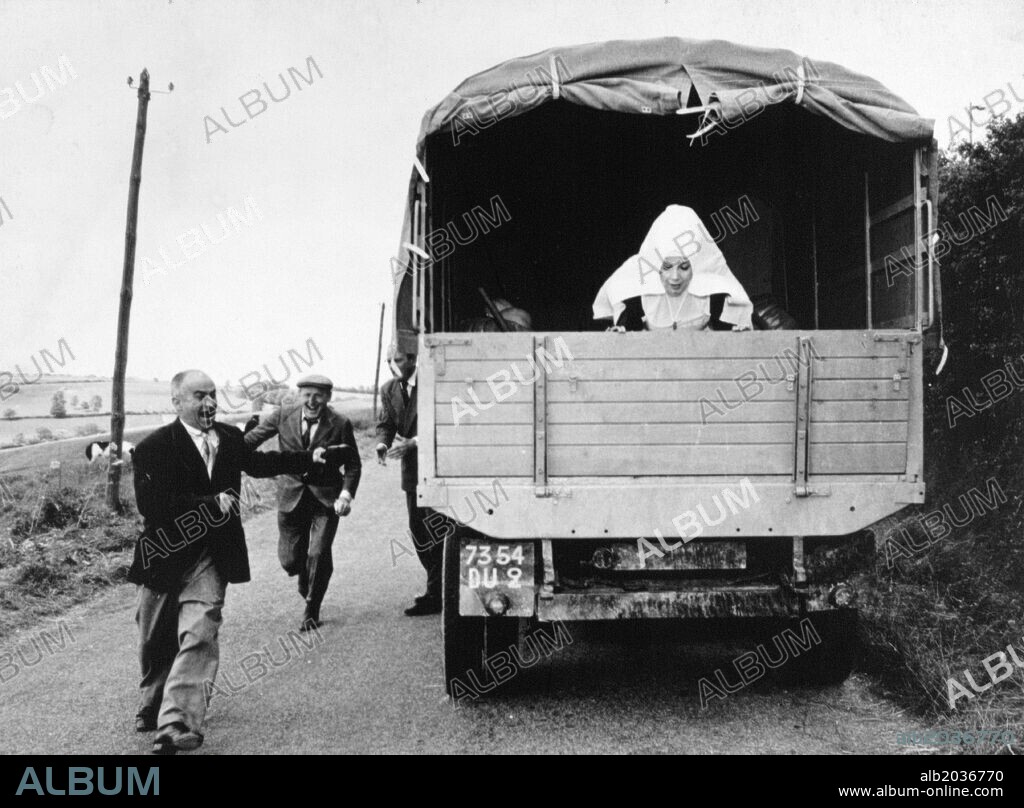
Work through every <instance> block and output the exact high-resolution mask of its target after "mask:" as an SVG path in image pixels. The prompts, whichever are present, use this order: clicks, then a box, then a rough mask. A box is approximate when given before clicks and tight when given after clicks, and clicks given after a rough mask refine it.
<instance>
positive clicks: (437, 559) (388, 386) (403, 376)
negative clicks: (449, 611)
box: [377, 353, 444, 616]
mask: <svg viewBox="0 0 1024 808" xmlns="http://www.w3.org/2000/svg"><path fill="white" fill-rule="evenodd" d="M392 362H393V363H394V366H395V368H397V370H398V376H397V377H396V378H394V379H390V380H389V381H387V382H385V383H384V384H383V386H382V387H381V390H380V394H381V414H380V420H379V421H378V423H377V462H379V463H380V464H381V465H383V464H384V462H385V461H384V458H385V456H386V457H390V458H401V460H402V490H403V491H404V492H405V506H406V509H407V510H408V512H409V531H410V532H411V533H412V537H413V544H415V546H416V554H417V555H418V556H419V559H420V563H421V564H422V565H423V568H424V569H425V570H426V571H427V591H426V592H425V593H424V594H422V595H420V596H419V597H417V598H416V600H415V602H414V603H413V605H412V606H410V607H409V608H408V609H406V610H405V613H406V614H407V615H409V616H415V615H422V614H438V613H440V611H441V558H442V553H443V550H444V544H443V542H441V541H436V540H435V539H434V538H433V536H432V535H431V532H430V529H429V527H428V525H427V523H426V522H425V521H424V520H425V519H426V518H427V516H428V515H429V513H430V511H429V510H427V509H426V508H419V507H417V505H416V477H417V462H416V354H414V353H396V354H395V356H394V358H393V359H392Z"/></svg>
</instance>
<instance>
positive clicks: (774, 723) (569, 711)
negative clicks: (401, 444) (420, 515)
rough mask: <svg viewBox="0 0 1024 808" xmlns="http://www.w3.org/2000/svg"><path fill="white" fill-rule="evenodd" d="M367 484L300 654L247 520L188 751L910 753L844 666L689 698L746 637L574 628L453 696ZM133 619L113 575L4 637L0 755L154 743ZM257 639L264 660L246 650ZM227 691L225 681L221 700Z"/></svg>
mask: <svg viewBox="0 0 1024 808" xmlns="http://www.w3.org/2000/svg"><path fill="white" fill-rule="evenodd" d="M363 480H364V481H363V484H362V486H361V487H360V489H359V496H358V497H357V499H356V503H355V509H354V512H353V514H352V515H351V516H350V517H348V518H347V519H346V520H343V522H342V526H341V529H340V530H339V534H338V539H337V541H336V544H335V565H336V571H335V577H334V579H333V580H332V583H331V589H330V591H329V592H328V595H327V600H326V602H325V605H324V614H323V616H324V617H325V619H326V621H327V622H326V624H325V625H324V627H323V629H322V631H321V636H320V639H319V640H317V639H316V638H314V639H312V640H310V641H309V642H310V645H311V646H312V647H306V646H303V645H301V644H298V643H297V642H295V638H296V637H297V634H296V633H295V631H294V630H295V629H296V628H297V624H298V618H299V616H300V614H301V605H302V604H301V601H300V599H299V596H298V595H297V593H296V592H295V587H294V579H289V578H287V577H286V576H285V575H284V573H283V572H282V571H281V570H280V569H279V567H278V565H277V560H276V554H275V543H276V525H275V517H274V514H273V512H271V513H269V514H265V515H263V516H261V517H259V518H257V519H254V520H253V521H251V522H249V523H248V524H247V534H248V537H249V547H250V554H251V557H252V568H253V581H252V583H250V584H246V585H242V586H231V587H229V588H228V595H227V605H226V607H225V614H224V625H223V627H222V630H221V668H220V675H219V677H218V681H219V683H220V684H222V685H224V687H225V694H224V695H221V694H217V695H215V696H214V699H213V703H212V705H211V709H210V713H209V716H208V721H207V727H206V744H205V745H204V746H203V747H202V748H201V749H200V750H199V751H198V752H196V753H194V754H223V753H245V754H267V753H275V752H289V753H320V752H332V753H333V752H393V753H417V752H498V753H517V752H523V753H525V752H542V753H545V752H547V753H579V752H628V753H651V752H689V753H703V752H707V753H714V752H740V753H757V752H775V753H793V754H810V753H836V754H845V753H851V752H863V753H877V752H881V753H893V754H898V753H900V752H903V751H906V750H907V747H900V746H898V745H897V744H896V733H897V732H906V731H912V730H915V729H918V730H919V729H923V728H924V727H923V726H922V725H921V724H920V723H918V722H917V721H914V720H912V719H911V717H909V716H904V715H902V714H901V712H900V711H899V710H898V709H897V708H896V707H894V706H893V705H892V704H891V703H889V702H887V701H886V700H884V699H883V698H881V697H880V696H879V695H877V694H876V693H875V692H874V691H873V689H872V686H871V683H870V682H869V681H868V680H866V679H865V678H863V677H859V676H855V677H852V678H851V679H849V680H847V682H846V683H844V684H843V685H841V686H833V687H810V688H807V687H803V688H791V687H787V686H785V685H782V684H780V683H778V682H775V681H768V680H767V678H766V679H765V680H762V681H760V682H757V683H755V684H753V685H751V686H750V687H748V688H746V689H744V690H742V691H740V692H738V693H736V694H734V695H731V696H729V697H728V698H726V699H724V700H720V701H714V702H712V703H711V704H709V705H708V706H707V708H706V709H701V706H700V701H699V698H698V693H697V681H698V679H699V678H700V677H702V676H706V677H713V671H714V670H715V668H718V667H723V666H729V665H731V660H732V659H733V658H734V657H735V656H736V655H737V654H739V653H741V652H743V651H746V650H749V646H750V643H749V642H745V641H744V640H743V639H742V638H737V639H736V640H731V641H729V642H728V643H725V642H713V643H710V644H709V643H707V642H703V643H697V642H694V641H692V640H690V641H685V640H683V639H678V638H676V637H674V636H673V635H672V634H671V633H670V632H666V631H664V630H662V629H661V628H657V629H656V630H654V631H643V632H639V633H638V632H636V631H635V630H633V629H632V628H631V627H629V626H625V625H620V626H618V627H617V630H610V629H609V628H608V627H607V626H597V625H589V626H583V625H580V624H571V625H570V626H569V627H568V628H569V630H570V632H571V636H572V644H571V645H568V644H567V645H566V646H565V647H563V648H562V649H561V650H558V651H556V652H553V653H552V654H551V656H550V657H549V658H547V659H546V660H544V661H542V662H540V663H538V664H537V665H535V666H534V667H532V668H530V669H528V670H525V671H523V672H522V673H521V674H520V676H521V681H522V683H523V685H524V686H523V687H522V688H518V689H517V690H516V692H509V693H504V692H503V691H500V690H499V691H497V692H496V693H494V694H490V695H489V696H488V697H486V700H483V699H481V700H479V701H476V702H474V701H471V700H468V699H466V700H464V701H463V702H462V703H461V704H458V705H455V704H452V703H451V702H450V701H449V700H448V699H447V698H446V697H445V694H444V688H443V687H442V682H441V632H440V619H439V618H438V617H419V618H409V617H405V616H404V615H403V614H402V609H403V607H405V606H406V605H408V603H409V601H410V599H411V597H412V596H413V595H415V594H417V593H418V592H419V591H421V588H422V584H423V573H422V570H421V568H420V566H419V563H418V562H417V561H416V560H415V559H414V558H413V557H411V556H408V555H401V556H400V557H399V558H397V559H396V560H394V561H393V560H392V555H391V548H390V546H389V539H390V538H391V537H394V538H396V539H398V540H403V541H404V539H403V525H404V520H405V514H404V503H403V500H402V498H401V493H400V491H399V481H398V469H397V468H396V467H395V466H394V465H391V466H389V467H388V468H386V469H382V468H381V467H379V466H377V465H376V464H372V465H368V466H367V467H366V470H365V474H364V478H363ZM396 552H398V553H401V550H400V549H397V547H396ZM133 616H134V588H133V587H131V586H127V585H126V586H122V587H119V588H117V589H116V590H113V591H111V592H109V593H108V594H107V595H105V596H103V597H102V598H100V599H99V600H97V601H95V602H93V603H91V604H88V605H86V606H82V607H78V608H76V609H75V610H73V611H72V612H71V613H69V614H68V615H66V616H65V617H64V618H63V620H64V625H65V626H66V630H65V632H64V634H63V636H60V634H59V631H58V629H59V625H58V623H57V622H51V623H49V624H47V625H42V626H38V627H36V628H34V629H32V630H29V631H24V632H22V633H21V634H20V635H18V637H16V638H15V639H14V640H13V641H11V642H9V643H8V644H7V645H6V646H4V647H3V648H0V654H3V653H9V652H12V651H13V652H15V655H14V657H13V664H15V665H17V666H18V670H17V672H16V673H15V674H14V675H12V670H13V669H12V668H11V667H7V668H0V678H3V679H4V681H2V682H0V726H2V727H3V728H4V731H3V733H0V754H9V753H27V752H35V753H60V754H73V753H100V754H120V753H139V752H142V751H147V750H148V749H149V745H150V743H149V742H150V741H151V738H152V735H137V734H136V733H135V732H134V731H133V722H132V718H133V715H134V708H135V685H136V675H137V667H136V666H137V663H136V659H135V644H136V634H135V625H134V622H133ZM41 629H42V630H46V631H48V633H49V635H50V636H51V637H54V638H59V639H62V640H63V645H64V646H65V647H64V648H63V650H61V648H60V647H59V646H58V645H57V644H56V643H51V644H49V645H47V644H46V643H42V642H38V640H39V635H38V632H39V631H40V630H41ZM67 632H70V635H72V636H73V642H72V641H70V640H69V639H68V634H67ZM289 632H291V633H289ZM33 639H36V640H37V643H36V644H33ZM279 640H281V642H283V643H284V645H283V646H282V645H281V644H280V643H279ZM263 646H267V647H268V648H267V649H263ZM37 648H39V649H41V650H39V651H38V652H37V650H36V649H37ZM282 648H287V649H289V655H288V657H286V656H285V654H284V653H283V651H282ZM264 650H269V651H270V653H271V657H272V659H274V660H276V663H275V664H277V665H279V667H276V668H274V667H271V666H270V665H268V664H266V662H265V660H266V657H262V658H259V657H257V656H256V655H258V654H260V653H261V652H262V651H264ZM19 654H20V655H19ZM38 657H41V659H39V658H38ZM261 659H262V660H263V661H261ZM0 660H3V657H2V656H0ZM26 663H32V664H31V665H29V664H26ZM260 665H262V666H263V668H264V669H265V671H266V672H265V673H261V669H260V667H259V666H260ZM246 670H248V671H249V675H250V678H252V679H253V681H252V684H247V680H246V673H245V671H246ZM730 671H731V668H730ZM731 678H735V673H734V672H731ZM231 686H234V687H237V688H238V689H237V690H236V692H235V693H234V695H227V690H228V689H230V687H231Z"/></svg>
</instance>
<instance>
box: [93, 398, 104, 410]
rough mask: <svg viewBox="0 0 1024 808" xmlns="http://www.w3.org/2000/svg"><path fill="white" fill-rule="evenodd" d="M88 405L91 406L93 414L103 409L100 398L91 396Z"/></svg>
mask: <svg viewBox="0 0 1024 808" xmlns="http://www.w3.org/2000/svg"><path fill="white" fill-rule="evenodd" d="M90 404H91V405H92V411H93V412H99V411H100V410H101V409H103V399H102V398H101V397H100V396H93V397H92V399H91V400H90Z"/></svg>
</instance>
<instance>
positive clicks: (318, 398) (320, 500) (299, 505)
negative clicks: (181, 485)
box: [245, 374, 362, 631]
mask: <svg viewBox="0 0 1024 808" xmlns="http://www.w3.org/2000/svg"><path fill="white" fill-rule="evenodd" d="M298 388H299V403H297V404H294V403H293V404H291V405H289V404H287V403H282V405H281V406H280V407H278V408H277V409H275V410H274V412H273V413H271V414H270V415H269V416H267V418H266V419H264V420H262V421H261V422H260V424H259V425H258V426H256V427H254V428H253V429H252V430H250V431H249V432H248V433H247V434H246V436H245V443H246V445H247V446H249V447H251V448H255V447H257V446H259V445H260V444H261V443H263V442H264V441H265V440H268V439H269V438H272V437H273V436H274V435H277V436H278V441H279V442H280V445H281V451H284V452H289V451H308V450H310V449H316V448H317V447H320V446H324V447H328V446H339V445H340V446H344V447H346V448H345V451H344V453H343V454H342V457H343V458H344V459H343V464H344V476H343V475H342V472H341V469H340V467H338V466H336V465H331V464H327V465H322V466H319V467H317V468H315V469H313V470H311V471H309V472H307V473H305V474H303V475H297V474H288V475H283V476H281V477H279V478H278V481H277V526H278V531H279V533H280V536H279V539H278V545H277V557H278V559H279V560H280V562H281V566H282V567H284V570H285V572H287V573H288V575H297V576H298V577H299V595H301V596H302V598H303V599H304V600H305V603H306V607H305V612H304V614H303V616H302V626H301V629H302V630H303V631H308V630H310V629H311V628H314V627H319V626H321V625H322V622H321V620H320V604H321V603H323V599H324V595H325V594H326V592H327V584H328V583H329V582H330V580H331V574H332V573H333V572H334V559H333V558H332V555H331V546H332V544H333V543H334V534H335V533H336V532H337V530H338V519H339V517H341V516H347V515H348V514H349V511H351V509H352V500H353V499H354V498H355V495H356V488H358V487H359V477H360V474H361V473H362V463H361V461H360V459H359V447H358V446H357V445H356V438H355V434H354V432H353V431H352V423H351V422H350V421H349V420H348V418H346V417H345V416H344V415H340V414H339V413H337V412H335V411H334V410H332V409H331V408H330V407H328V406H327V402H329V401H330V400H331V392H332V391H333V389H334V384H333V383H332V382H331V380H330V379H328V378H327V377H326V376H321V375H319V374H313V375H310V376H305V377H303V378H301V379H299V383H298Z"/></svg>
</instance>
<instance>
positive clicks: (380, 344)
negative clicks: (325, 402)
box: [373, 303, 384, 419]
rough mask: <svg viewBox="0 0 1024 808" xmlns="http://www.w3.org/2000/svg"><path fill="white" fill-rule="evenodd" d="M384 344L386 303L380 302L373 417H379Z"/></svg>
mask: <svg viewBox="0 0 1024 808" xmlns="http://www.w3.org/2000/svg"><path fill="white" fill-rule="evenodd" d="M383 346H384V304H383V303H381V304H380V330H379V331H378V332H377V370H376V371H375V372H374V374H373V417H374V419H376V418H377V389H378V385H380V352H381V348H382V347H383Z"/></svg>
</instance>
